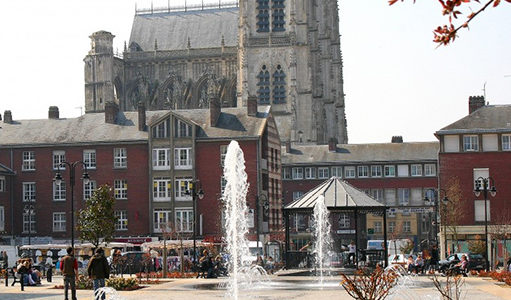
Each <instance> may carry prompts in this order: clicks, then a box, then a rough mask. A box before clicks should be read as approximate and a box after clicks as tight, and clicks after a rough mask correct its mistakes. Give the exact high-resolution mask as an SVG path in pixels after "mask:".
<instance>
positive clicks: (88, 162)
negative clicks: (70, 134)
mask: <svg viewBox="0 0 511 300" xmlns="http://www.w3.org/2000/svg"><path fill="white" fill-rule="evenodd" d="M83 162H84V163H85V166H86V167H87V170H94V169H96V163H97V162H96V150H95V149H85V150H83Z"/></svg>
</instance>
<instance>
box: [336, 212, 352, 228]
mask: <svg viewBox="0 0 511 300" xmlns="http://www.w3.org/2000/svg"><path fill="white" fill-rule="evenodd" d="M339 228H342V229H346V228H351V219H350V215H349V214H348V213H340V214H339Z"/></svg>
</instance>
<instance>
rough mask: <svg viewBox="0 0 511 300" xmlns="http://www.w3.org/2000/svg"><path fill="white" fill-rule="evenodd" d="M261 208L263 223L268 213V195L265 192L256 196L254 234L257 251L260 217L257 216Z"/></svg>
mask: <svg viewBox="0 0 511 300" xmlns="http://www.w3.org/2000/svg"><path fill="white" fill-rule="evenodd" d="M261 209H262V212H263V215H262V220H263V223H264V219H265V217H266V218H267V217H268V213H269V203H268V197H267V196H266V194H259V195H257V197H256V219H257V224H256V235H257V249H258V252H259V230H260V222H259V220H260V218H259V214H260V211H261ZM262 248H263V253H262V254H263V255H264V254H266V253H265V252H266V251H265V250H264V247H262Z"/></svg>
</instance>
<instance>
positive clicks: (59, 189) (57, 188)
mask: <svg viewBox="0 0 511 300" xmlns="http://www.w3.org/2000/svg"><path fill="white" fill-rule="evenodd" d="M66 194H67V193H66V183H65V182H64V181H61V182H60V183H56V182H55V181H54V182H53V201H66Z"/></svg>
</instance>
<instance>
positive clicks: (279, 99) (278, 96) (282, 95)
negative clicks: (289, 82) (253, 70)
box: [273, 65, 286, 104]
mask: <svg viewBox="0 0 511 300" xmlns="http://www.w3.org/2000/svg"><path fill="white" fill-rule="evenodd" d="M273 103H274V104H281V103H286V74H285V73H284V71H283V70H282V67H281V65H278V66H277V70H275V73H273Z"/></svg>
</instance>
